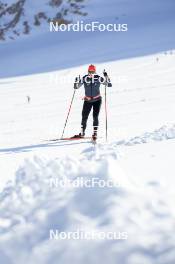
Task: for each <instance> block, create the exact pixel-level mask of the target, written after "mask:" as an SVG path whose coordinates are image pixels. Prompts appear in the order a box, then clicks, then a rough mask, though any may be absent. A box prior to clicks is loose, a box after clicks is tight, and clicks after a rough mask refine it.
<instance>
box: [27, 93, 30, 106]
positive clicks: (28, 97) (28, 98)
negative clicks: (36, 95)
mask: <svg viewBox="0 0 175 264" xmlns="http://www.w3.org/2000/svg"><path fill="white" fill-rule="evenodd" d="M27 102H28V104H29V103H30V96H29V95H27Z"/></svg>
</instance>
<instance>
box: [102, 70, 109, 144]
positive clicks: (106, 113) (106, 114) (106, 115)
mask: <svg viewBox="0 0 175 264" xmlns="http://www.w3.org/2000/svg"><path fill="white" fill-rule="evenodd" d="M105 72H106V71H105V70H104V71H103V74H104V73H105ZM105 78H106V83H105V119H106V142H107V140H108V112H107V92H106V87H107V76H105Z"/></svg>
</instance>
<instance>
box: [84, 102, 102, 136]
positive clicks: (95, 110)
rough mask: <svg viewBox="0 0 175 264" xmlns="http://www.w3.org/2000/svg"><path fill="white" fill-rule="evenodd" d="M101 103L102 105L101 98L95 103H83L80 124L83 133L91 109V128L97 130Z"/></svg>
mask: <svg viewBox="0 0 175 264" xmlns="http://www.w3.org/2000/svg"><path fill="white" fill-rule="evenodd" d="M101 103H102V99H101V98H100V99H99V100H97V101H95V102H88V101H84V104H83V110H82V122H81V126H82V129H83V131H85V129H86V124H87V120H88V116H89V114H90V111H91V109H92V108H93V126H94V128H96V130H97V128H98V124H99V121H98V116H99V113H100V108H101Z"/></svg>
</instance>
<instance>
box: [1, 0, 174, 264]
mask: <svg viewBox="0 0 175 264" xmlns="http://www.w3.org/2000/svg"><path fill="white" fill-rule="evenodd" d="M44 2H45V1H44ZM109 3H110V4H109ZM86 11H87V12H88V14H89V16H88V18H85V20H86V21H91V20H93V19H99V20H101V21H103V22H108V21H121V22H123V23H124V22H125V21H126V22H128V23H129V27H130V29H129V31H128V32H127V33H126V34H125V33H121V34H114V33H109V34H107V33H103V34H101V33H100V32H99V33H97V32H96V33H95V34H92V33H89V34H84V33H73V34H71V33H70V34H62V35H58V34H57V33H53V34H51V33H47V32H44V30H43V31H42V32H41V33H40V34H39V35H36V34H33V35H31V36H30V37H28V38H19V39H18V40H16V41H14V42H13V43H10V42H8V43H3V44H1V46H0V56H1V64H0V76H1V77H2V78H1V79H0V262H1V263H3V264H16V263H18V264H22V263H26V264H31V263H32V264H38V263H42V264H50V263H51V264H57V263H61V264H69V263H71V262H73V263H74V262H75V263H77V264H82V263H84V264H96V263H102V264H105V263H109V264H116V263H124V264H174V263H175V251H174V248H175V238H174V228H175V222H174V217H175V209H174V198H175V195H174V181H175V180H174V174H175V165H174V155H173V154H174V151H175V121H174V116H175V107H174V101H175V89H174V86H175V77H174V71H175V47H174V36H175V35H174V34H173V32H174V24H173V23H174V1H171V0H168V1H166V2H165V1H163V0H159V1H158V0H155V1H138V0H132V1H129V0H128V1H119V0H117V1H114V0H110V1H108V2H107V1H99V0H94V1H88V5H87V6H86ZM117 16H118V18H117ZM148 16H149V19H148ZM116 18H117V19H116ZM58 40H59V41H58ZM93 41H95V42H93ZM92 42H93V43H95V44H94V45H93V46H92V45H91V44H92ZM109 43H110V45H109ZM74 52H75V53H74ZM122 58H123V60H122ZM117 59H120V60H117ZM46 62H47V63H46ZM89 62H90V63H91V62H95V63H96V66H97V72H98V73H99V74H102V71H103V69H104V68H105V69H106V70H107V71H108V73H109V75H110V77H111V80H112V83H113V87H111V88H109V89H108V90H107V101H108V126H109V127H108V129H109V140H108V143H106V142H105V122H104V120H105V112H104V102H103V105H102V110H101V113H100V130H99V143H98V144H97V145H96V147H94V146H92V144H91V143H90V142H89V141H88V140H84V141H83V140H82V141H77V142H63V141H61V142H60V141H56V142H51V141H48V140H49V139H53V138H58V137H60V136H61V133H62V129H63V126H64V122H65V118H66V114H67V111H68V107H69V104H70V100H71V97H72V94H73V87H72V84H73V81H74V78H75V76H77V75H79V74H80V75H81V76H82V75H84V74H85V73H86V72H87V65H88V63H89ZM80 65H81V67H80ZM29 74H31V75H29ZM18 75H27V76H18ZM15 76H16V77H15ZM17 76H18V77H17ZM101 93H102V95H104V89H103V88H101ZM83 94H84V93H83V89H80V90H78V91H77V92H76V96H75V100H74V102H73V106H72V110H71V114H70V119H69V122H68V125H67V127H66V131H65V135H66V136H71V135H72V134H75V133H77V132H79V129H80V121H81V109H82V103H83V101H82V97H83ZM27 96H30V99H31V100H30V103H28V101H27ZM91 133H92V118H91V117H90V119H89V121H88V128H87V135H91ZM93 179H96V181H101V182H103V183H110V184H111V183H112V186H111V185H110V186H108V187H107V186H106V187H102V186H101V187H100V186H98V185H96V186H95V187H94V188H87V187H85V186H78V187H75V186H73V183H74V182H75V181H80V182H81V183H82V182H83V184H85V182H86V181H88V182H89V181H90V182H92V181H93ZM53 180H57V181H58V182H59V183H60V182H61V181H62V182H66V183H67V182H69V183H70V181H71V183H72V184H67V185H66V186H65V187H64V188H63V187H60V186H59V185H58V186H53V185H51V182H53ZM50 230H59V232H67V233H70V232H77V231H81V232H82V233H87V232H90V233H93V234H100V233H103V234H107V233H109V232H112V233H113V234H114V233H115V235H116V238H117V239H115V240H112V239H103V238H102V239H91V240H90V239H89V240H88V239H62V240H59V239H58V240H56V239H50Z"/></svg>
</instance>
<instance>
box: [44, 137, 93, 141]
mask: <svg viewBox="0 0 175 264" xmlns="http://www.w3.org/2000/svg"><path fill="white" fill-rule="evenodd" d="M83 139H92V137H67V138H66V137H65V138H54V139H49V140H47V141H60V140H63V141H64V140H65V141H66V140H67V141H69V140H70V141H71V140H83Z"/></svg>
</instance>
